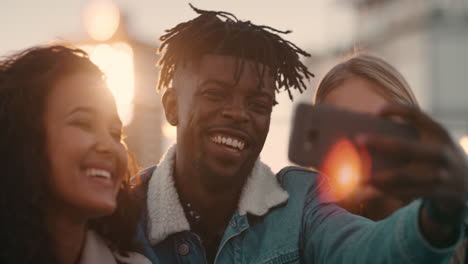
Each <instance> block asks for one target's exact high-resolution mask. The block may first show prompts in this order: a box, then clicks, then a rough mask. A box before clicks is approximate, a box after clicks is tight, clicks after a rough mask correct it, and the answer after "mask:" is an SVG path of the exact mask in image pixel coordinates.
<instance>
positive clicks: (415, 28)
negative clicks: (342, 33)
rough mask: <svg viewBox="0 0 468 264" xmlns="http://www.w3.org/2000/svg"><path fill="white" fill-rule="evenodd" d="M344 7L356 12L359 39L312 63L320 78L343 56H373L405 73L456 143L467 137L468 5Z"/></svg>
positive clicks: (449, 0)
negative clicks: (363, 52) (361, 53)
mask: <svg viewBox="0 0 468 264" xmlns="http://www.w3.org/2000/svg"><path fill="white" fill-rule="evenodd" d="M340 4H351V5H352V6H353V7H354V9H355V12H356V23H357V25H356V27H355V28H356V31H355V32H354V39H353V41H352V43H349V47H348V48H345V49H331V50H332V51H330V52H327V53H326V54H318V55H317V56H316V58H314V60H311V62H310V63H309V64H310V65H311V66H310V67H311V68H314V67H316V68H318V69H319V70H318V77H319V78H320V77H321V76H323V74H324V73H325V72H326V71H328V70H329V69H330V67H331V66H332V65H334V64H335V63H336V62H338V61H339V59H340V58H341V56H342V55H343V54H346V53H348V52H350V51H353V50H356V49H358V50H360V49H364V50H366V51H370V52H372V53H375V54H377V55H380V56H382V57H384V58H385V59H386V60H388V61H389V62H390V63H391V64H392V65H394V66H395V67H396V68H397V69H398V70H400V71H401V72H402V74H403V75H404V76H405V77H406V78H407V80H408V82H409V83H410V85H411V87H412V88H413V90H414V91H415V94H416V97H417V98H418V100H419V102H420V104H421V106H422V108H423V109H424V110H425V111H427V112H428V113H429V114H431V116H433V117H434V118H436V119H437V120H438V121H440V122H441V123H443V124H444V125H445V126H446V127H447V128H448V129H449V130H450V131H451V133H452V134H453V136H454V137H455V138H456V139H460V138H461V137H462V136H463V135H468V79H467V76H468V1H467V0H412V1H406V0H352V1H342V2H340ZM311 90H313V89H311ZM311 94H312V92H311V93H309V94H308V95H307V97H308V98H311Z"/></svg>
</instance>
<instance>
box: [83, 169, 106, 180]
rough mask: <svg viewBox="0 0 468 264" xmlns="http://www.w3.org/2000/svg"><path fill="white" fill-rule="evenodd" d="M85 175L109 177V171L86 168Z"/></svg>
mask: <svg viewBox="0 0 468 264" xmlns="http://www.w3.org/2000/svg"><path fill="white" fill-rule="evenodd" d="M86 175H88V176H92V177H103V178H108V179H110V178H111V173H110V172H108V171H106V170H100V169H87V170H86Z"/></svg>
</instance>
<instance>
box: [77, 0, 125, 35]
mask: <svg viewBox="0 0 468 264" xmlns="http://www.w3.org/2000/svg"><path fill="white" fill-rule="evenodd" d="M83 15H84V20H83V21H84V24H85V29H86V31H87V33H88V35H89V36H90V37H91V38H93V39H94V40H97V41H106V40H108V39H110V38H111V37H112V36H113V35H114V33H115V32H116V31H117V28H118V27H119V23H120V11H119V8H118V7H117V6H116V5H115V4H114V3H113V2H112V1H110V0H96V1H93V2H92V3H91V4H90V5H89V6H87V7H86V9H85V10H84V14H83Z"/></svg>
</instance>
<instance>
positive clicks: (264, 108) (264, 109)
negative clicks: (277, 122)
mask: <svg viewBox="0 0 468 264" xmlns="http://www.w3.org/2000/svg"><path fill="white" fill-rule="evenodd" d="M250 106H251V107H252V108H253V109H254V110H255V111H257V112H261V113H270V112H271V110H272V105H271V104H267V103H265V102H260V101H253V102H251V103H250Z"/></svg>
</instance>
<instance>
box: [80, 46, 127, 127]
mask: <svg viewBox="0 0 468 264" xmlns="http://www.w3.org/2000/svg"><path fill="white" fill-rule="evenodd" d="M81 48H82V49H84V50H85V51H87V52H88V53H89V56H90V59H91V61H93V62H94V63H95V64H96V65H98V66H99V68H100V69H101V70H102V71H103V72H104V73H105V75H106V78H107V80H106V81H107V85H108V87H109V89H110V90H111V91H112V94H113V95H114V98H115V101H116V103H117V110H118V112H119V115H120V118H121V119H122V122H123V124H124V125H128V124H129V123H130V122H131V120H132V117H133V97H134V89H135V88H134V87H135V74H134V65H133V50H132V47H130V45H128V44H127V43H123V42H118V43H113V44H99V45H88V46H81Z"/></svg>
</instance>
